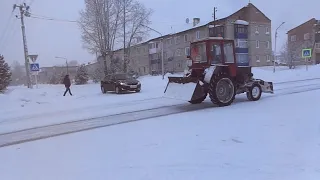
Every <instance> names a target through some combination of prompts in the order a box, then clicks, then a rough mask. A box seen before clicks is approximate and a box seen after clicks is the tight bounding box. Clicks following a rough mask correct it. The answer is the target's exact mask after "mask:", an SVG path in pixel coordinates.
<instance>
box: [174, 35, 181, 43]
mask: <svg viewBox="0 0 320 180" xmlns="http://www.w3.org/2000/svg"><path fill="white" fill-rule="evenodd" d="M174 40H175V43H176V44H179V42H180V37H179V36H177V37H174Z"/></svg>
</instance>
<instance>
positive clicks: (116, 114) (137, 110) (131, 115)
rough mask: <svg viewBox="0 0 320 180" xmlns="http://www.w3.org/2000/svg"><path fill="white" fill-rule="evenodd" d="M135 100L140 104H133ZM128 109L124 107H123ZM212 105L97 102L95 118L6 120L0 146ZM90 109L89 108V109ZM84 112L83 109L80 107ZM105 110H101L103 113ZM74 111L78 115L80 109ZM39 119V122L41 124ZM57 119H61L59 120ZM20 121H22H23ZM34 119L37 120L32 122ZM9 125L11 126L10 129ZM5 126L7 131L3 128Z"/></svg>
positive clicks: (293, 86)
mask: <svg viewBox="0 0 320 180" xmlns="http://www.w3.org/2000/svg"><path fill="white" fill-rule="evenodd" d="M275 86H276V88H275V91H276V93H275V94H272V95H269V94H264V95H263V96H264V97H263V98H262V99H261V100H260V101H263V99H266V98H275V97H279V96H283V95H290V94H295V93H302V92H308V91H314V90H319V89H320V79H319V78H314V79H305V80H298V81H287V82H279V83H275ZM242 102H247V99H246V98H245V97H244V96H243V95H240V96H237V98H236V100H235V103H242ZM137 103H139V104H140V106H136V104H137ZM125 107H126V108H127V109H130V110H129V111H128V110H124V109H126V108H125ZM213 107H214V106H213V105H212V104H211V102H210V101H209V100H208V99H207V101H205V103H202V104H198V105H191V104H188V103H187V102H181V101H177V100H172V99H164V98H151V99H145V100H140V101H132V102H126V103H119V104H111V105H109V106H108V107H106V106H101V107H95V110H97V109H101V111H102V110H103V109H105V108H107V109H108V110H109V111H108V112H109V113H110V114H108V115H104V116H103V117H95V118H85V116H82V117H84V118H83V119H82V120H76V121H72V120H70V119H68V121H66V122H65V120H63V119H56V121H55V122H56V123H54V124H53V125H50V124H49V125H47V124H46V122H45V121H43V120H42V121H40V119H39V121H38V122H36V121H35V119H31V123H33V124H32V126H29V128H28V123H30V122H28V119H24V121H17V122H18V123H19V124H20V127H23V128H21V129H17V127H18V126H12V123H13V122H12V121H13V120H11V121H10V126H8V127H9V128H6V129H5V128H4V127H5V126H4V127H2V128H1V129H2V132H1V133H0V147H4V146H9V145H13V144H19V143H24V142H28V141H34V140H38V139H44V138H49V137H54V136H59V135H64V134H69V133H74V132H79V131H84V130H90V129H94V128H100V127H105V126H110V125H115V124H121V123H128V122H134V121H138V120H146V119H151V118H155V117H161V116H167V115H172V114H178V113H183V112H191V111H197V110H201V109H206V108H213ZM89 110H90V109H89ZM81 112H82V113H84V114H86V113H87V112H86V111H81ZM104 114H105V113H104ZM78 115H82V114H81V113H80V114H78ZM41 122H42V124H41ZM59 122H61V123H59ZM23 123H24V124H23ZM35 123H38V124H37V126H35ZM3 124H4V125H5V123H3ZM10 127H11V128H12V129H10ZM5 130H7V131H5Z"/></svg>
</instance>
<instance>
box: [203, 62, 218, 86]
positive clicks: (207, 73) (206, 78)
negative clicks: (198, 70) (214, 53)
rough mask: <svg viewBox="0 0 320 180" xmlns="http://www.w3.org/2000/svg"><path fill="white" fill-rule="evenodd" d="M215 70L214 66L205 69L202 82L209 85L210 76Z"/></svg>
mask: <svg viewBox="0 0 320 180" xmlns="http://www.w3.org/2000/svg"><path fill="white" fill-rule="evenodd" d="M215 70H216V66H210V67H209V68H207V69H205V70H204V72H205V75H204V82H206V83H210V81H211V78H212V75H213V74H214V71H215Z"/></svg>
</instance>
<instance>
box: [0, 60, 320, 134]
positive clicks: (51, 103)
mask: <svg viewBox="0 0 320 180" xmlns="http://www.w3.org/2000/svg"><path fill="white" fill-rule="evenodd" d="M319 71H320V67H319V66H312V67H309V70H308V71H306V70H305V67H303V66H302V67H297V69H294V70H289V69H288V68H287V67H277V71H276V73H273V72H272V67H263V68H253V73H254V75H255V77H256V78H261V79H264V80H266V81H272V82H275V83H276V82H285V81H292V80H297V79H308V78H315V77H316V78H320V74H319ZM140 81H141V83H142V91H141V92H140V93H132V94H122V95H117V94H114V93H107V94H102V93H101V91H100V87H99V84H88V85H81V86H76V85H74V86H72V87H71V89H72V92H73V94H74V96H69V95H67V96H65V97H63V96H62V94H63V92H64V86H63V85H39V88H38V89H37V88H34V89H27V88H26V87H24V86H20V87H10V88H9V91H8V92H7V93H6V94H0V101H1V102H2V103H1V104H0V114H1V116H0V134H1V133H5V132H11V131H16V130H21V129H27V128H32V127H37V126H45V125H50V124H57V123H62V122H70V121H76V120H81V119H86V118H95V117H102V116H106V115H112V114H119V113H123V112H127V111H134V110H142V109H146V108H157V107H161V106H166V105H173V104H179V103H185V101H181V100H176V99H164V98H162V96H163V91H164V89H165V86H166V84H167V77H166V78H165V80H162V77H161V76H145V77H141V78H140ZM319 82H320V80H319V81H317V82H313V85H317V84H318V83H319ZM305 83H307V84H308V83H309V84H310V82H305ZM300 84H301V82H300ZM288 86H289V85H286V86H285V87H286V88H287V87H288ZM291 86H292V87H295V86H296V84H291ZM280 87H281V88H282V87H283V85H282V86H280V85H276V84H275V90H277V89H279V88H280ZM281 88H280V89H281Z"/></svg>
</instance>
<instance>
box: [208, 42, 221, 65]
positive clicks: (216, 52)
mask: <svg viewBox="0 0 320 180" xmlns="http://www.w3.org/2000/svg"><path fill="white" fill-rule="evenodd" d="M210 53H211V54H210V55H211V65H213V64H221V63H222V57H221V46H220V43H213V44H211V50H210Z"/></svg>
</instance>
